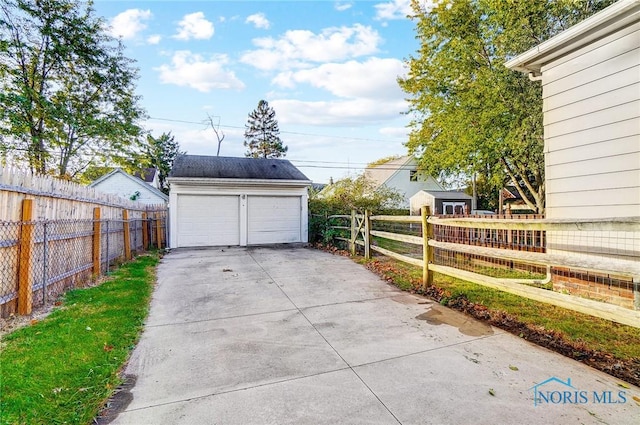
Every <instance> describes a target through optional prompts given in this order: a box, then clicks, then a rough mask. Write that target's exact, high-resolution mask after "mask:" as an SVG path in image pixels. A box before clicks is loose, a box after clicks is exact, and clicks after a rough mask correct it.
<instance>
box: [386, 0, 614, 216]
mask: <svg viewBox="0 0 640 425" xmlns="http://www.w3.org/2000/svg"><path fill="white" fill-rule="evenodd" d="M609 3H611V0H608V1H599V2H598V1H595V2H592V1H588V2H587V1H585V2H575V1H573V0H535V1H527V2H505V1H502V0H469V1H450V2H438V3H437V4H436V5H435V6H434V7H433V9H432V10H430V11H428V10H426V9H424V6H422V5H423V4H424V2H421V1H418V0H413V1H412V7H413V12H414V16H413V17H412V18H413V19H414V21H415V22H416V33H417V38H418V40H419V41H420V44H421V46H420V49H419V50H418V52H417V54H416V55H415V56H412V57H410V58H409V59H408V60H407V61H406V62H407V65H408V68H409V72H408V75H407V76H406V77H405V78H400V79H399V80H398V82H399V84H400V86H401V88H402V89H403V90H404V91H405V92H406V93H407V94H409V99H408V101H409V105H410V110H409V112H410V114H411V115H412V120H411V122H410V128H411V134H410V136H409V141H408V142H407V146H408V147H409V151H410V152H411V153H412V154H416V155H418V156H420V159H421V160H420V163H421V166H422V168H424V169H425V170H426V171H427V172H428V173H431V174H433V175H438V176H439V177H440V178H442V179H447V178H451V177H452V176H459V175H467V176H471V175H472V174H473V173H476V174H477V175H479V176H481V178H482V179H483V181H484V182H485V183H486V185H487V187H488V188H489V190H490V191H493V192H494V193H497V191H498V190H499V188H501V187H502V185H503V184H504V183H505V181H509V182H510V183H511V184H512V185H514V186H515V187H516V189H517V190H518V192H519V193H520V195H521V196H522V198H523V199H524V201H525V202H526V203H527V205H528V206H529V207H530V208H531V209H533V210H535V211H537V212H543V211H544V155H543V146H544V140H543V125H542V98H541V87H540V84H539V83H535V82H532V81H529V80H528V78H527V77H526V76H524V75H522V74H521V73H518V72H513V71H511V70H509V69H507V68H505V66H504V62H506V61H507V60H508V59H510V58H512V57H513V56H515V55H516V54H519V53H522V52H524V51H526V50H527V49H529V48H531V47H532V46H535V45H537V44H539V43H541V42H542V41H544V40H546V39H548V38H550V37H552V36H553V35H555V34H557V33H558V32H560V31H562V30H563V29H566V28H568V27H569V26H571V25H573V24H575V23H576V22H578V21H580V20H582V19H584V18H585V17H587V16H589V15H590V14H592V13H594V12H596V11H597V10H599V9H601V8H603V7H605V6H606V5H608V4H609Z"/></svg>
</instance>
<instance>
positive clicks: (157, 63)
mask: <svg viewBox="0 0 640 425" xmlns="http://www.w3.org/2000/svg"><path fill="white" fill-rule="evenodd" d="M409 3H410V2H409V0H386V1H385V0H379V1H373V0H372V1H364V0H361V1H330V0H319V1H304V0H298V1H277V0H275V1H217V0H209V1H119V0H114V1H110V0H97V1H96V2H95V8H96V11H97V13H98V14H99V15H101V16H103V17H104V18H105V19H106V20H107V22H108V23H109V25H110V30H109V31H110V32H111V33H112V34H113V35H115V36H117V37H121V38H122V40H123V42H124V44H125V46H126V48H127V52H126V54H127V56H128V57H130V58H133V59H135V60H136V61H137V66H138V67H139V69H140V80H139V82H138V93H139V94H140V95H141V96H142V105H143V107H144V108H145V109H146V110H147V113H148V115H149V117H150V119H149V120H148V121H147V122H145V124H144V125H145V127H146V128H147V129H148V130H151V131H152V134H153V135H155V136H158V135H160V134H161V133H162V132H168V131H171V132H172V134H174V135H175V136H176V140H178V141H179V142H180V145H181V147H182V149H183V150H186V151H187V152H188V153H190V154H200V155H215V154H216V149H217V141H216V137H215V134H214V132H213V131H212V130H211V129H210V128H208V127H207V125H206V124H205V121H206V120H207V116H211V117H212V118H213V120H214V123H216V124H219V126H220V129H221V130H222V132H224V134H225V139H224V141H223V143H222V149H221V152H220V154H221V155H223V156H244V152H245V151H246V149H245V148H244V146H243V140H244V137H243V134H244V125H245V123H246V122H247V114H248V113H249V112H250V111H252V110H253V109H255V107H256V106H257V104H258V101H259V100H260V99H265V100H267V101H268V102H269V104H270V105H271V106H272V107H274V109H275V111H276V118H277V119H278V122H279V125H280V131H281V138H282V140H283V141H284V143H285V144H286V145H287V146H288V147H289V151H288V154H287V157H286V158H287V159H289V160H290V161H291V162H293V163H294V164H295V165H296V166H298V167H299V168H300V169H301V170H302V171H303V172H304V173H305V174H306V175H307V176H308V177H309V178H311V179H312V180H314V181H316V182H327V181H328V180H329V178H330V177H333V178H335V179H337V178H341V177H343V176H345V175H348V174H352V175H353V174H355V173H358V172H360V171H361V168H362V167H363V166H364V164H366V163H367V162H371V161H374V160H376V159H379V158H382V157H385V156H389V155H402V154H405V153H406V148H405V147H404V145H403V143H404V142H405V141H406V139H407V129H406V124H407V122H408V119H409V117H408V116H406V115H403V114H402V112H406V110H407V104H406V102H405V101H404V94H403V92H402V91H401V90H400V88H399V87H398V85H397V83H396V79H397V77H398V76H399V75H404V74H405V72H406V68H405V66H404V63H403V59H405V58H407V57H408V56H409V55H411V54H413V53H414V52H415V51H416V49H417V48H418V44H417V41H416V40H415V38H414V24H413V22H411V21H410V20H408V19H407V18H406V15H407V13H409V11H410V9H409Z"/></svg>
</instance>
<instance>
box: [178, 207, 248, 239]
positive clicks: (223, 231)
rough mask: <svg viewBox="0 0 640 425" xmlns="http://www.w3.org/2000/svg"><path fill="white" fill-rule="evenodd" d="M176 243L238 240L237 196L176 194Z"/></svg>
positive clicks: (238, 210)
mask: <svg viewBox="0 0 640 425" xmlns="http://www.w3.org/2000/svg"><path fill="white" fill-rule="evenodd" d="M177 210H178V246H181V247H189V246H216V245H239V244H240V197H239V196H210V195H209V196H198V195H179V196H178V208H177Z"/></svg>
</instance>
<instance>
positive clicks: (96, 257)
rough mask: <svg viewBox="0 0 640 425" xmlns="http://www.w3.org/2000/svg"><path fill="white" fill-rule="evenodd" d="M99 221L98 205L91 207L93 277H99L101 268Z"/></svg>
mask: <svg viewBox="0 0 640 425" xmlns="http://www.w3.org/2000/svg"><path fill="white" fill-rule="evenodd" d="M101 224H102V223H101V222H100V207H96V208H94V209H93V275H94V277H96V278H97V277H99V276H100V274H101V273H100V272H101V270H102V261H101V252H100V251H102V250H101V247H102V243H101V240H100V239H101V238H102V234H101V231H102V229H101V227H102V226H101Z"/></svg>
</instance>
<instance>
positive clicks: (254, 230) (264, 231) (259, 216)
mask: <svg viewBox="0 0 640 425" xmlns="http://www.w3.org/2000/svg"><path fill="white" fill-rule="evenodd" d="M300 202H301V198H300V197H299V196H249V197H248V210H247V221H248V233H247V236H248V243H249V245H260V244H269V243H290V242H301V232H300V214H301V204H300Z"/></svg>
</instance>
